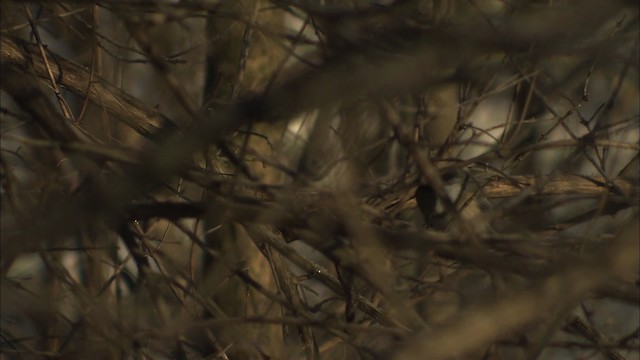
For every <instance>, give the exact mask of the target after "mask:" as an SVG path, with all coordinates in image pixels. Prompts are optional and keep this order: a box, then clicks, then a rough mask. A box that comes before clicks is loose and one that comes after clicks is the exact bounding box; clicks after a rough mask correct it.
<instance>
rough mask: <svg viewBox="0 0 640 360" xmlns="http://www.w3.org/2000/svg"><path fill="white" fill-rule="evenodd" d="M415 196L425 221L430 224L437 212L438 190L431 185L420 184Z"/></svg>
mask: <svg viewBox="0 0 640 360" xmlns="http://www.w3.org/2000/svg"><path fill="white" fill-rule="evenodd" d="M415 198H416V203H417V204H418V209H420V212H421V213H422V215H423V216H424V220H425V223H426V224H429V223H430V220H431V218H432V216H433V215H435V213H436V203H437V200H438V198H437V196H436V192H435V191H434V190H433V188H432V187H431V186H430V185H420V186H418V188H417V189H416V193H415Z"/></svg>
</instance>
